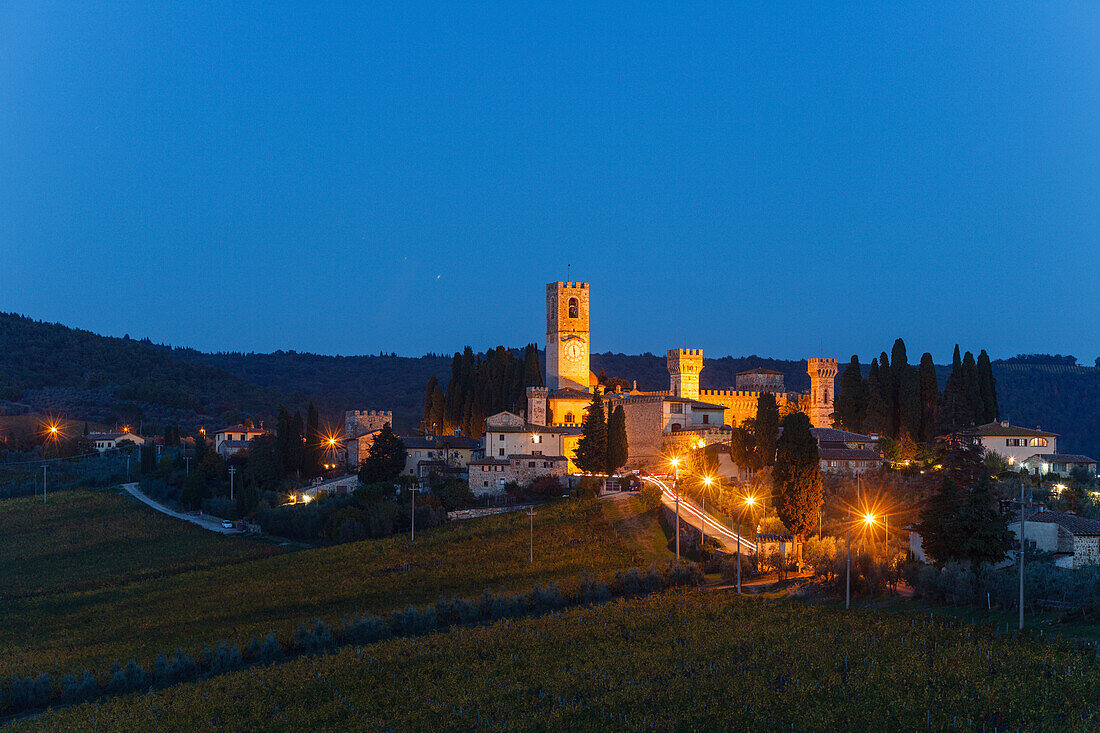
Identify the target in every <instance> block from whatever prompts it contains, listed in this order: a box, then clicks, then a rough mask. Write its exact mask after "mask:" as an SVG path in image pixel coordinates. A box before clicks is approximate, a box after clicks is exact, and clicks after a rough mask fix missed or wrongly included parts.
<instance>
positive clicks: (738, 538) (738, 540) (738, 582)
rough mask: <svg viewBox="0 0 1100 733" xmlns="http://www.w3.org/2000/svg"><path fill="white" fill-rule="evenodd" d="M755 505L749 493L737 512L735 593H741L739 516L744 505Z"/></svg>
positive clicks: (743, 510)
mask: <svg viewBox="0 0 1100 733" xmlns="http://www.w3.org/2000/svg"><path fill="white" fill-rule="evenodd" d="M754 506H756V497H755V496H753V495H752V494H749V495H748V496H746V497H745V500H744V502H743V504H742V506H741V510H740V511H739V512H738V513H737V595H741V518H742V515H743V514H744V513H745V507H748V508H750V509H752V508H753V507H754Z"/></svg>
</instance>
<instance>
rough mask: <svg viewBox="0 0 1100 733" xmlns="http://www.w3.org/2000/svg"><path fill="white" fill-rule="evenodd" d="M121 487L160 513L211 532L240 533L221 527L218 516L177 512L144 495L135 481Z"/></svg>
mask: <svg viewBox="0 0 1100 733" xmlns="http://www.w3.org/2000/svg"><path fill="white" fill-rule="evenodd" d="M122 488H124V489H126V493H128V494H129V495H130V496H132V497H134V498H135V499H137V500H138V501H140V502H141V503H142V504H145V505H146V506H149V507H151V508H153V509H156V510H157V511H158V512H160V513H161V514H167V515H168V516H170V517H175V518H176V519H182V520H183V521H185V522H191V524H197V525H198V526H200V527H202V528H203V529H208V530H210V531H211V532H217V533H219V534H240V530H236V529H226V528H225V527H223V526H222V520H221V518H220V517H211V516H210V515H209V514H198V513H196V512H191V513H188V514H184V513H182V512H177V511H176V510H174V509H169V508H168V507H166V506H164V504H161V503H160V502H159V501H157V500H155V499H150V498H149V497H148V496H146V495H145V494H144V493H143V492H142V491H141V489H139V488H138V485H137V484H136V483H132V484H123V485H122Z"/></svg>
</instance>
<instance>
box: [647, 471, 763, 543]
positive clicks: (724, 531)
mask: <svg viewBox="0 0 1100 733" xmlns="http://www.w3.org/2000/svg"><path fill="white" fill-rule="evenodd" d="M638 478H640V479H641V480H643V481H649V482H650V483H653V484H656V485H657V486H658V487H660V489H661V493H662V494H664V496H665V497H667V498H668V499H669V500H670V501H673V502H675V501H676V493H675V492H674V491H672V490H671V489H670V488H668V486H667V485H666V484H665V483H664V482H663V481H660V480H658V479H655V478H653V477H652V476H639V477H638ZM680 506H681V507H682V508H683V509H684V510H686V511H687V513H688V514H690V515H692V516H694V517H695V518H696V519H698V520H699V521H700V522H702V523H705V524H706V526H707V527H708V528H710V529H713V530H714V532H715V534H719V535H721V536H722V537H724V538H725V539H727V540H729V541H730V542H733V543H735V544H736V543H737V533H736V532H734V531H732V530H730V529H729V528H727V527H726V526H725V525H723V524H719V523H718V522H716V521H714V520H713V519H711V518H710V516H708V515H704V514H703V513H702V512H701V511H699V509H697V508H696V507H695V506H694V505H693V504H691V503H690V502H688V501H686V500H685V499H684V497H683V496H681V497H680ZM741 546H742V547H744V548H745V549H746V550H748V551H749V552H753V553H755V552H756V543H755V542H750V541H749V540H747V539H745V538H744V537H742V538H741Z"/></svg>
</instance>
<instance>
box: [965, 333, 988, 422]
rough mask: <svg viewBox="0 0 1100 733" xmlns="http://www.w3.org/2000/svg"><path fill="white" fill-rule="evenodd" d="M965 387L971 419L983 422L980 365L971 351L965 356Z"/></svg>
mask: <svg viewBox="0 0 1100 733" xmlns="http://www.w3.org/2000/svg"><path fill="white" fill-rule="evenodd" d="M962 375H963V388H964V389H965V391H966V408H967V411H968V412H969V413H970V420H971V422H973V423H974V424H975V425H981V424H982V414H983V413H984V412H985V410H984V408H983V407H982V395H981V388H980V387H979V385H978V365H977V363H975V361H974V355H973V354H971V353H970V352H969V351H968V352H966V354H965V355H964V356H963V371H962Z"/></svg>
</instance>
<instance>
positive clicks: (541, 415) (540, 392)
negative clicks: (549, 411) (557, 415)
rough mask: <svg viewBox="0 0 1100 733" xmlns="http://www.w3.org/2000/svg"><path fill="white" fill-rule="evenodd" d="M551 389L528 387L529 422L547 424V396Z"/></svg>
mask: <svg viewBox="0 0 1100 733" xmlns="http://www.w3.org/2000/svg"><path fill="white" fill-rule="evenodd" d="M549 395H550V390H548V389H547V388H546V387H528V388H527V422H529V423H531V424H532V425H545V424H546V398H547V397H548V396H549Z"/></svg>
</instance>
